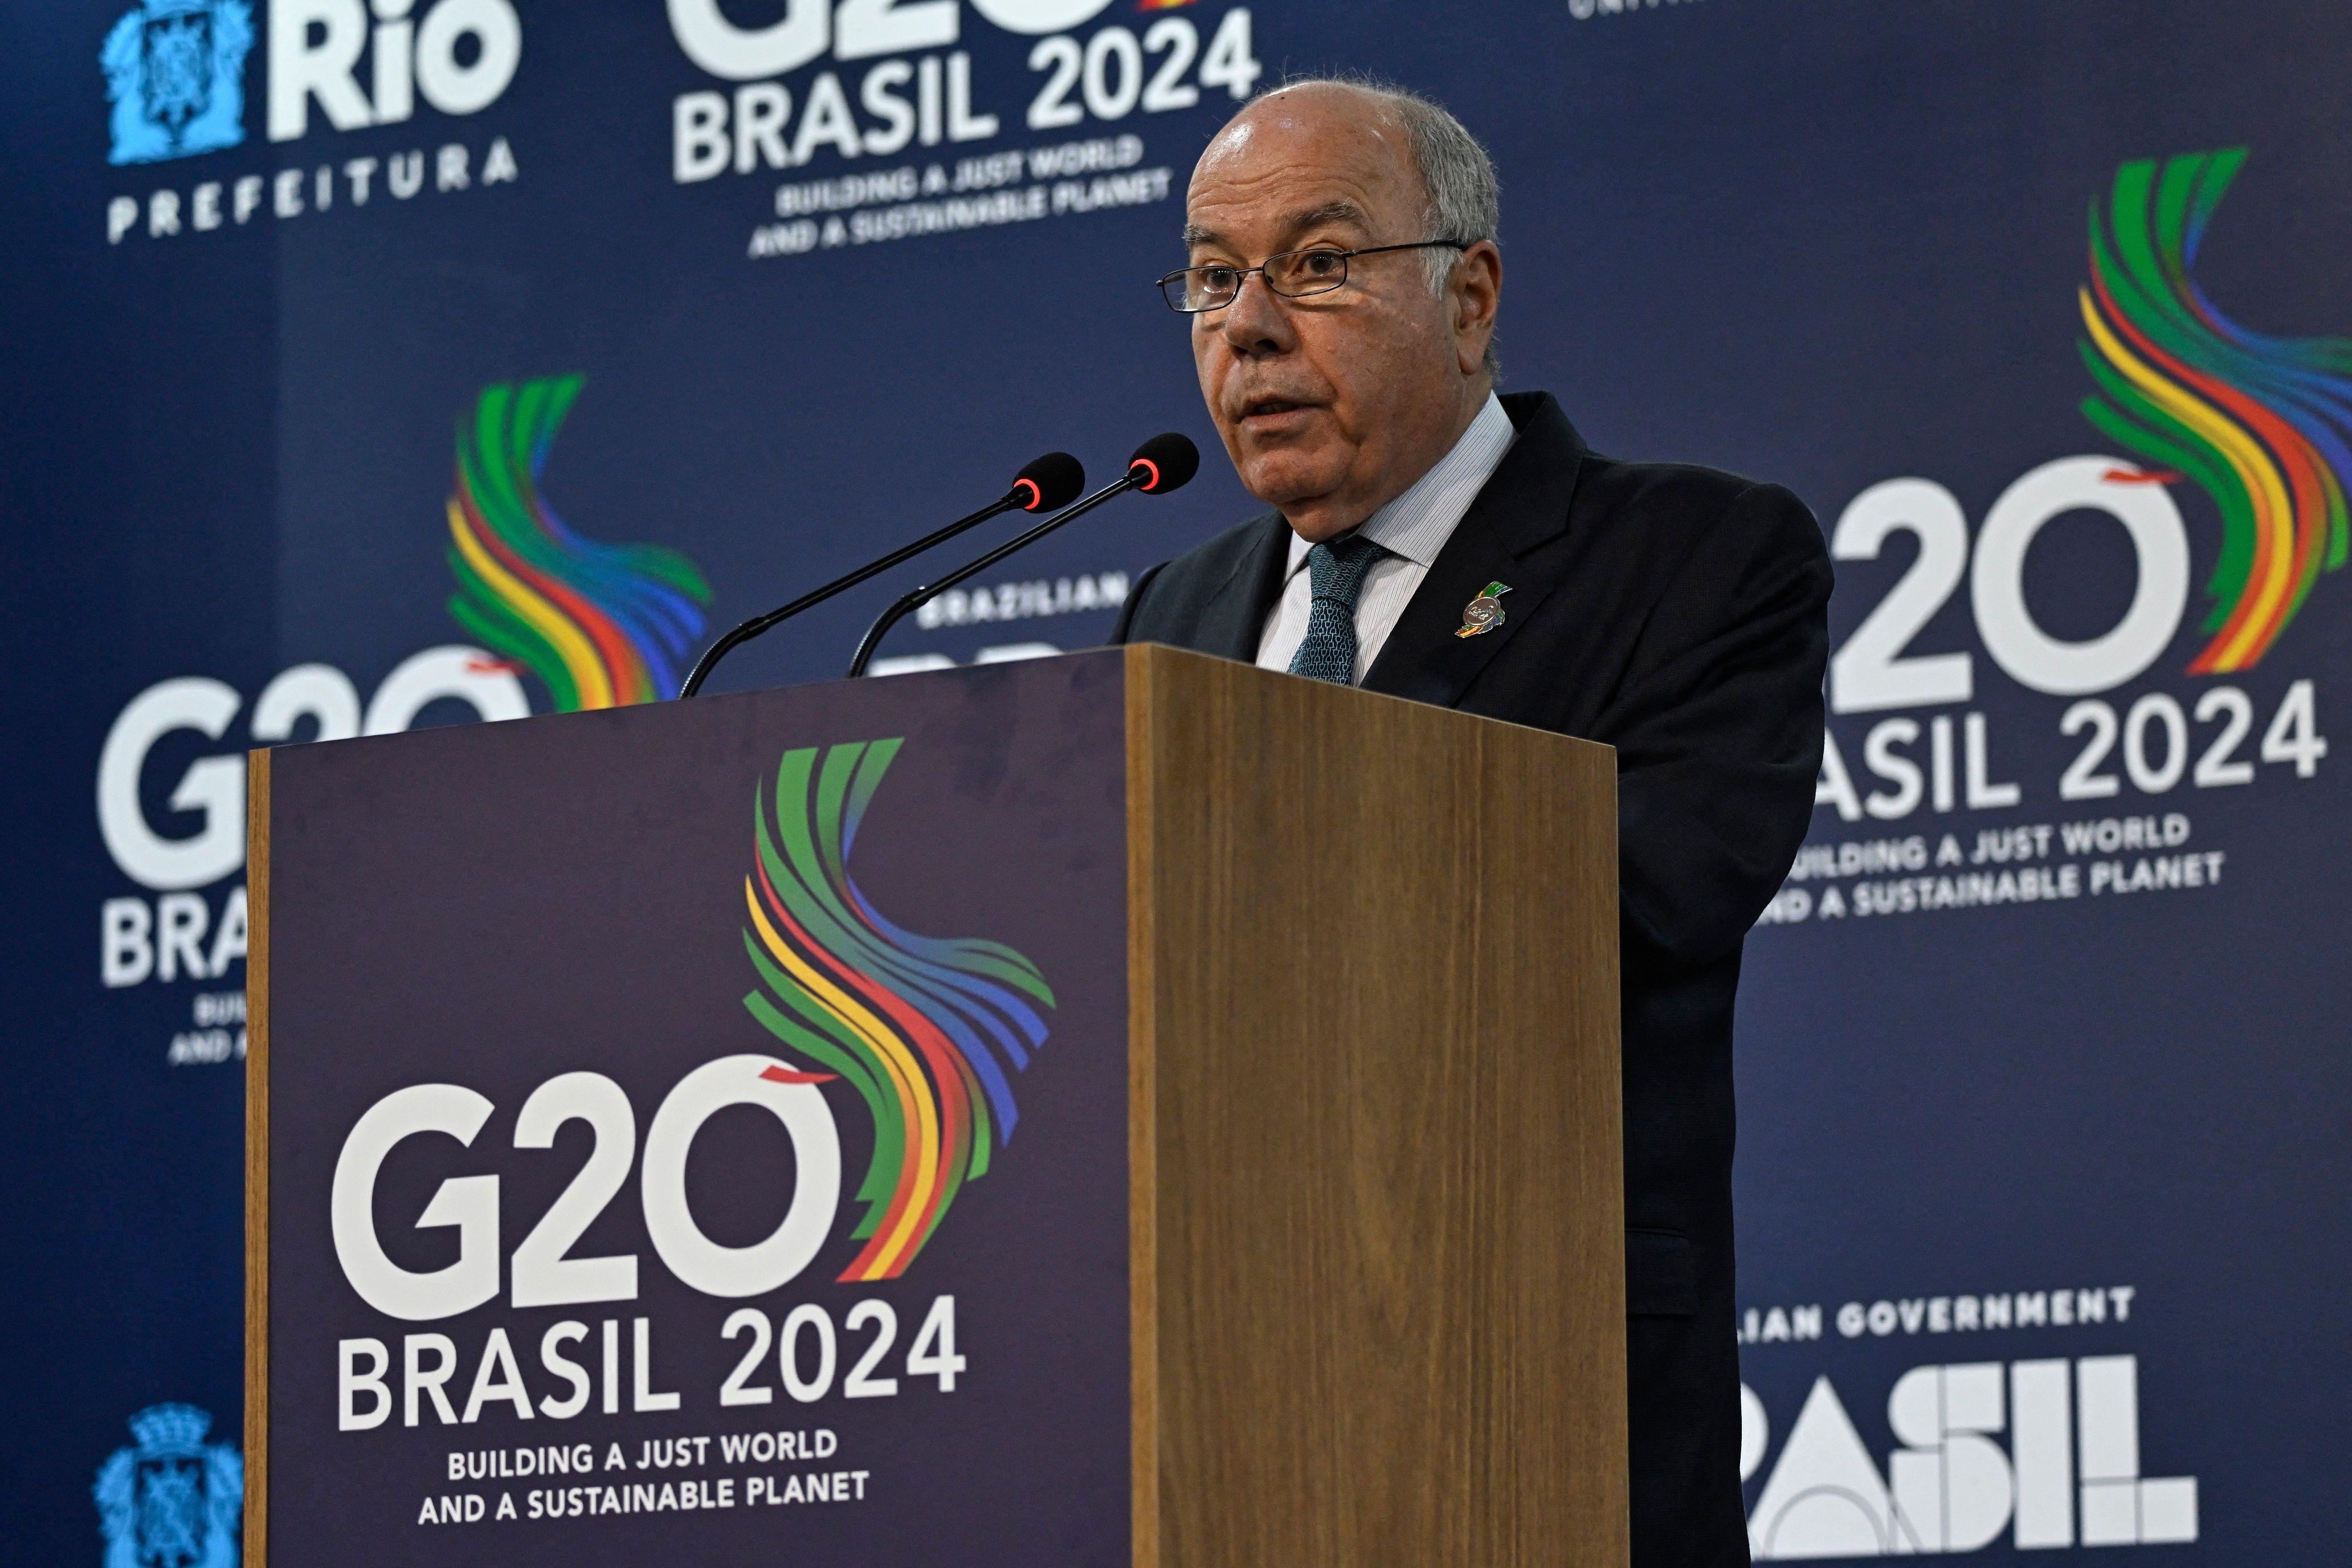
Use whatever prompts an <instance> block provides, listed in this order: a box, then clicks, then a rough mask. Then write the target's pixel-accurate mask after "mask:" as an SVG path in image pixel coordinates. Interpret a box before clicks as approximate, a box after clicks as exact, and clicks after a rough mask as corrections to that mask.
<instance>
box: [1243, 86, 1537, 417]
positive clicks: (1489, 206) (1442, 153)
mask: <svg viewBox="0 0 2352 1568" xmlns="http://www.w3.org/2000/svg"><path fill="white" fill-rule="evenodd" d="M1294 87H1342V88H1346V89H1349V90H1350V91H1353V92H1360V93H1362V94H1364V95H1365V96H1366V97H1368V98H1370V99H1373V100H1377V101H1378V102H1380V103H1381V105H1382V106H1383V107H1385V108H1386V109H1388V110H1390V112H1391V113H1393V114H1394V115H1395V116H1396V117H1397V119H1398V120H1399V121H1402V122H1403V125H1404V133H1405V142H1406V145H1407V146H1409V147H1410V148H1411V149H1412V161H1413V163H1415V164H1416V165H1417V166H1418V167H1419V170H1420V173H1421V185H1422V189H1423V191H1424V192H1425V193H1427V201H1426V203H1425V204H1424V205H1423V222H1424V223H1426V224H1427V226H1428V229H1427V232H1426V233H1424V234H1423V235H1422V236H1420V237H1422V238H1423V239H1458V240H1460V241H1461V242H1462V243H1463V244H1465V245H1473V244H1475V243H1477V242H1478V241H1480V240H1486V241H1487V242H1488V243H1490V244H1499V243H1501V238H1502V227H1503V202H1502V186H1501V183H1500V182H1499V181H1497V180H1496V178H1495V160H1494V159H1493V158H1492V157H1491V156H1489V155H1488V154H1487V152H1486V147H1485V145H1484V144H1483V143H1481V142H1479V140H1478V139H1477V138H1476V137H1475V136H1473V135H1471V134H1470V132H1469V130H1468V128H1467V127H1465V125H1464V124H1463V123H1462V121H1459V120H1456V119H1454V116H1453V114H1452V112H1451V111H1449V110H1447V109H1446V107H1445V106H1444V104H1442V103H1439V102H1438V101H1437V100H1435V99H1433V98H1427V97H1424V96H1423V95H1422V94H1420V93H1417V92H1415V91H1413V90H1412V89H1410V88H1404V87H1399V86H1397V85H1396V84H1395V83H1394V82H1390V81H1383V80H1381V79H1379V78H1377V77H1370V76H1361V75H1357V74H1354V73H1343V74H1339V75H1333V76H1299V77H1291V78H1288V79H1286V80H1285V81H1284V82H1283V84H1282V89H1290V88H1294ZM1278 90H1281V89H1278ZM1460 259H1461V253H1460V252H1459V251H1453V250H1444V249H1430V250H1427V251H1423V253H1422V271H1423V276H1425V277H1426V278H1427V279H1429V288H1430V291H1431V292H1432V293H1434V294H1443V293H1444V291H1445V284H1446V280H1447V279H1450V278H1452V277H1453V276H1454V265H1455V264H1456V263H1457V262H1458V261H1459V260H1460ZM1501 373H1502V363H1501V362H1500V361H1499V360H1498V359H1497V358H1496V354H1495V340H1494V339H1493V338H1492V337H1489V338H1488V339H1487V340H1486V374H1488V375H1490V376H1494V377H1496V378H1497V379H1499V378H1500V375H1501Z"/></svg>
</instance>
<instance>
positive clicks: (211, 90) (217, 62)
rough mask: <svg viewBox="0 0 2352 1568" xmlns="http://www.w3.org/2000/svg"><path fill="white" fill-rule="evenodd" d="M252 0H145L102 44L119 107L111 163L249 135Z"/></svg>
mask: <svg viewBox="0 0 2352 1568" xmlns="http://www.w3.org/2000/svg"><path fill="white" fill-rule="evenodd" d="M251 47H253V7H252V5H250V4H249V0H142V4H141V5H139V6H138V7H137V8H136V9H134V10H132V11H131V12H129V13H128V14H126V15H125V16H123V17H122V18H121V20H120V21H118V22H116V23H115V24H114V28H113V30H112V31H111V32H110V33H108V34H107V35H106V43H105V46H104V47H102V48H100V50H99V54H98V63H99V68H100V69H101V70H103V71H104V72H105V73H106V96H107V97H108V98H109V99H110V100H112V101H113V104H114V109H113V111H112V113H111V115H110V117H109V121H108V125H109V129H110V131H111V132H112V134H113V139H114V147H113V151H112V152H111V153H109V154H108V155H107V161H108V162H109V163H156V162H159V161H160V160H163V159H165V158H184V157H187V156H189V155H190V154H192V153H212V152H216V151H218V150H219V149H221V148H223V147H234V146H236V144H237V143H238V142H242V141H244V140H245V56H246V51H247V50H248V49H250V48H251Z"/></svg>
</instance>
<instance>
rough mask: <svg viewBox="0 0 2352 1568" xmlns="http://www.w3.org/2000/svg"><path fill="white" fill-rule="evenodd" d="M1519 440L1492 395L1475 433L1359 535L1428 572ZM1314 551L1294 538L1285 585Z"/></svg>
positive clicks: (1366, 522) (1472, 423)
mask: <svg viewBox="0 0 2352 1568" xmlns="http://www.w3.org/2000/svg"><path fill="white" fill-rule="evenodd" d="M1517 437H1518V430H1517V426H1513V425H1512V423H1511V416H1510V415H1509V414H1508V413H1507V412H1505V410H1504V408H1503V400H1502V399H1501V398H1500V397H1498V396H1496V395H1495V394H1493V393H1491V392H1490V393H1488V394H1487V395H1486V406H1485V407H1483V408H1481V409H1479V410H1478V415H1477V417H1475V419H1473V420H1471V421H1470V427H1469V428H1468V429H1466V430H1465V431H1463V432H1462V438H1461V439H1460V440H1458V441H1456V442H1454V448H1453V450H1451V451H1449V452H1447V453H1446V454H1445V456H1444V457H1443V458H1439V459H1438V460H1437V462H1436V464H1435V465H1434V466H1433V468H1431V469H1430V470H1429V472H1427V473H1425V474H1423V475H1422V476H1421V478H1419V479H1415V480H1414V481H1413V482H1412V488H1410V489H1407V490H1406V491H1405V492H1404V494H1402V495H1401V496H1399V497H1397V498H1396V500H1392V501H1391V502H1389V504H1388V505H1386V506H1384V507H1382V508H1381V510H1378V511H1376V512H1374V513H1372V515H1371V516H1370V517H1369V518H1367V519H1365V520H1364V522H1363V524H1362V526H1361V527H1360V528H1359V529H1358V530H1357V532H1359V533H1360V534H1362V535H1363V536H1364V537H1365V538H1366V539H1369V540H1370V541H1371V542H1373V543H1375V544H1377V545H1379V546H1381V548H1382V549H1384V550H1386V551H1387V552H1389V553H1390V554H1391V555H1401V556H1402V557H1403V558H1404V559H1405V560H1407V561H1410V562H1412V563H1413V564H1414V565H1416V566H1419V567H1421V568H1422V569H1423V570H1424V571H1426V570H1427V569H1428V568H1429V565H1430V563H1432V562H1433V561H1435V560H1436V559H1437V552H1439V551H1440V550H1443V549H1444V547H1445V542H1446V541H1447V540H1448V539H1451V538H1452V537H1453V536H1454V528H1455V527H1456V526H1457V525H1458V524H1459V523H1460V522H1461V521H1462V519H1463V516H1464V514H1465V513H1466V512H1468V511H1469V510H1470V503H1471V502H1472V501H1474V500H1477V499H1478V492H1479V491H1480V490H1482V489H1486V481H1487V480H1488V479H1492V478H1494V475H1495V469H1496V468H1497V467H1499V466H1500V465H1501V463H1502V461H1503V455H1504V454H1505V453H1506V452H1507V451H1509V450H1510V449H1511V443H1512V442H1513V441H1514V440H1516V439H1517ZM1313 548H1314V546H1312V545H1311V544H1309V543H1308V542H1307V541H1306V540H1304V539H1301V538H1300V537H1299V536H1298V535H1297V534H1296V533H1293V534H1292V535H1291V536H1290V565H1289V570H1288V571H1286V572H1285V573H1284V576H1285V578H1288V577H1289V576H1291V575H1292V574H1296V573H1297V570H1298V569H1299V568H1300V567H1301V566H1303V565H1305V564H1306V563H1307V551H1309V550H1311V549H1313Z"/></svg>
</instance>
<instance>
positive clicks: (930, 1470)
mask: <svg viewBox="0 0 2352 1568" xmlns="http://www.w3.org/2000/svg"><path fill="white" fill-rule="evenodd" d="M252 783H253V789H252V795H251V798H252V803H253V804H252V813H253V834H252V845H253V870H252V882H251V885H252V888H253V889H254V895H253V897H254V906H253V908H254V914H253V931H254V941H253V957H252V960H251V968H250V972H249V984H250V988H251V993H252V994H251V997H250V1003H249V1011H250V1014H251V1026H250V1047H249V1049H250V1056H249V1058H248V1064H247V1072H248V1162H247V1163H248V1189H247V1229H248V1265H247V1268H248V1291H247V1298H248V1311H247V1315H248V1333H247V1359H248V1390H247V1467H248V1488H247V1498H248V1503H247V1557H248V1560H249V1561H250V1562H252V1563H256V1564H270V1563H274V1564H278V1565H280V1568H295V1565H308V1564H320V1565H326V1564H332V1565H334V1568H371V1565H373V1564H379V1563H381V1564H394V1563H398V1564H424V1563H431V1564H436V1565H439V1564H476V1563H478V1564H485V1565H488V1564H497V1565H499V1568H520V1565H523V1564H533V1563H550V1564H554V1563H562V1564H567V1565H578V1564H614V1565H618V1564H642V1563H650V1562H668V1561H676V1562H690V1563H709V1564H732V1563H747V1564H748V1563H777V1562H791V1563H803V1564H819V1565H835V1564H838V1565H841V1568H849V1565H852V1564H856V1565H858V1568H878V1565H887V1564H900V1563H904V1564H914V1563H924V1564H935V1563H941V1562H951V1563H959V1564H966V1563H969V1564H983V1563H986V1564H994V1563H1003V1564H1008V1565H1009V1564H1020V1565H1023V1568H1030V1565H1034V1564H1042V1563H1056V1564H1059V1563H1070V1564H1085V1563H1105V1564H1108V1563H1152V1564H1159V1563H1169V1564H1173V1563H1186V1564H1195V1563H1198V1564H1227V1563H1230V1564H1234V1565H1236V1568H1238V1565H1240V1564H1244V1563H1249V1564H1264V1563H1272V1562H1282V1563H1309V1562H1316V1563H1320V1562H1329V1563H1376V1562H1395V1563H1431V1562H1436V1561H1444V1562H1448V1563H1556V1562H1562V1561H1574V1562H1578V1563H1585V1562H1591V1563H1612V1562H1618V1561H1622V1557H1623V1553H1624V1546H1623V1536H1624V1521H1623V1512H1624V1502H1623V1467H1624V1458H1623V1393H1622V1356H1623V1346H1622V1310H1623V1309H1622V1279H1621V1277H1620V1272H1621V1270H1622V1242H1621V1237H1622V1218H1621V1215H1620V1207H1621V1205H1620V1200H1619V1196H1618V1192H1617V1182H1618V1144H1617V1121H1616V1115H1617V1113H1616V1102H1615V1087H1616V1059H1615V1038H1616V1036H1615V1028H1616V1014H1615V949H1614V942H1615V934H1614V933H1615V913H1614V849H1613V797H1612V787H1613V772H1612V766H1611V759H1610V756H1609V753H1608V752H1607V751H1606V749H1605V748H1601V747H1593V746H1587V745H1583V744H1581V743H1580V742H1570V741H1563V740H1560V739H1559V738H1557V737H1552V736H1546V735H1539V734H1537V733H1535V732H1533V731H1522V730H1516V729H1512V728H1510V727H1507V726H1503V725H1497V724H1492V723H1489V722H1486V721H1479V720H1475V719H1469V718H1466V717H1465V716H1462V715H1459V714H1452V713H1444V712H1441V711H1439V710H1431V709H1426V708H1416V707H1413V706H1412V705H1410V704H1405V703H1402V702H1396V701H1392V700H1388V699H1384V698H1379V697H1369V696H1367V695H1365V694H1363V693H1360V692H1353V691H1347V690H1343V689H1334V688H1322V687H1311V686H1310V685H1309V684H1308V683H1305V682H1300V681H1297V680H1293V679H1289V678H1286V677H1281V676H1273V675H1268V674H1266V673H1265V672H1262V671H1257V670H1254V669H1250V668H1246V667H1242V666H1237V665H1228V664H1223V663H1220V662H1218V661H1214V660H1209V659H1203V658H1197V657H1195V656H1192V655H1186V654H1179V653H1176V652H1173V651H1171V650H1168V649H1159V648H1130V649H1125V650H1108V651H1104V652H1099V653H1095V654H1087V655H1078V656H1073V657H1070V658H1058V659H1052V660H1040V661H1035V662H1032V663H1025V664H1018V665H1005V666H996V667H990V668H975V669H968V670H956V671H943V672H939V673H937V674H928V675H920V676H908V677H898V678H892V679H884V680H873V681H864V682H853V683H842V684H838V685H829V686H816V687H806V688H799V689H790V690H783V691H772V692H759V693H748V694H743V695H738V696H728V697H720V698H706V699H701V700H697V701H694V702H691V703H685V704H677V703H671V704H662V705H657V706H649V707H643V708H633V709H623V710H609V711H604V712H598V713H583V714H570V715H561V716H554V717H550V718H542V719H532V720H525V721H513V722H509V723H501V724H492V725H476V726H468V727H464V728H454V729H446V730H437V731H418V732H412V733H408V734H404V735H398V736H388V737H383V738H377V739H367V740H358V741H350V742H333V743H329V744H320V745H309V746H300V747H289V748H281V749H278V750H277V751H274V752H257V753H256V754H255V757H254V761H253V780H252Z"/></svg>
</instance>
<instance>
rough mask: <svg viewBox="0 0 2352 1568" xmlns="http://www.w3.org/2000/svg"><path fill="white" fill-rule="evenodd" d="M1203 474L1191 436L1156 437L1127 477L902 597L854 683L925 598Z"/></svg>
mask: <svg viewBox="0 0 2352 1568" xmlns="http://www.w3.org/2000/svg"><path fill="white" fill-rule="evenodd" d="M1200 471H1201V448H1200V447H1195V446H1194V445H1192V441H1191V439H1190V438H1189V437H1184V436H1181V435H1179V434H1177V433H1176V432H1175V431H1173V430H1171V431H1169V432H1168V433H1167V434H1166V435H1164V436H1154V437H1152V438H1151V439H1150V440H1149V441H1146V442H1145V443H1144V444H1143V445H1142V446H1140V447H1137V448H1136V449H1135V456H1133V457H1132V458H1129V459H1128V460H1127V472H1126V473H1124V474H1122V475H1120V476H1119V477H1118V479H1115V480H1113V481H1112V482H1111V483H1109V484H1107V485H1105V486H1104V487H1103V488H1102V489H1098V490H1097V491H1096V492H1095V493H1094V494H1092V495H1090V496H1088V497H1087V499H1086V500H1082V501H1080V502H1079V503H1078V504H1077V505H1076V506H1074V507H1072V508H1070V509H1069V510H1067V511H1065V512H1062V513H1060V514H1058V515H1057V516H1054V517H1049V518H1047V519H1046V520H1045V521H1043V522H1041V523H1039V524H1038V525H1037V526H1036V527H1034V528H1033V529H1031V530H1030V531H1028V532H1026V533H1023V534H1018V535H1015V536H1014V537H1013V538H1012V539H1008V540H1006V541H1005V542H1003V543H1002V544H1000V545H998V546H997V547H996V548H995V549H993V550H992V551H990V552H988V553H987V554H985V555H983V556H982V557H981V558H980V559H979V560H977V561H973V562H970V563H966V564H964V565H961V566H959V567H957V568H956V569H955V570H954V571H953V572H950V573H949V574H947V575H946V576H944V577H942V578H940V580H939V581H938V582H936V583H927V584H924V585H923V586H921V587H919V588H917V589H915V590H913V591H912V592H910V593H908V594H906V595H903V596H901V597H900V598H899V600H898V603H896V604H894V605H891V606H890V607H889V608H888V609H887V610H885V611H883V612H882V614H881V615H880V616H877V618H876V620H875V622H874V624H873V625H872V626H868V627H866V637H865V640H863V641H862V642H860V643H859V644H858V645H857V653H856V657H855V658H852V659H851V660H850V661H849V673H850V676H851V678H852V679H856V677H858V676H861V675H864V674H865V673H866V664H867V662H868V661H870V660H871V659H872V658H874V650H875V649H876V648H877V647H881V646H882V639H883V637H886V636H887V635H888V633H889V630H890V628H891V627H892V626H896V625H898V622H899V621H900V620H901V619H902V618H904V617H905V616H907V615H908V614H909V613H910V612H912V611H913V610H915V609H917V608H918V607H919V606H920V605H922V604H923V603H924V602H925V601H926V600H929V599H931V598H934V597H936V596H937V595H940V594H944V593H946V592H947V591H948V590H949V589H950V588H952V587H954V586H955V585H956V584H959V583H961V582H962V581H963V580H964V579H965V578H967V577H970V576H971V575H972V574H975V573H979V572H985V571H987V570H988V569H989V568H990V567H991V566H993V565H995V564H996V563H998V562H1000V561H1002V560H1003V559H1004V558H1005V557H1006V556H1008V555H1010V554H1012V553H1013V552H1014V551H1016V550H1025V549H1026V548H1028V547H1029V546H1030V545H1032V544H1034V543H1036V542H1037V541H1039V540H1041V539H1043V538H1045V536H1046V535H1047V534H1049V533H1051V532H1053V531H1055V529H1057V528H1059V527H1061V526H1062V524H1064V523H1066V522H1068V521H1072V520H1073V519H1076V518H1078V517H1081V516H1083V515H1085V514H1086V513H1087V512H1090V511H1092V510H1094V509H1095V508H1097V507H1098V506H1100V505H1102V503H1103V502H1105V501H1107V500H1110V499H1111V498H1112V497H1114V496H1118V495H1123V494H1125V493H1126V492H1127V491H1129V490H1141V491H1142V492H1143V493H1144V494H1145V495H1148V496H1159V495H1166V494H1167V493H1168V492H1169V491H1170V490H1172V489H1182V488H1183V486H1184V484H1185V483H1186V482H1187V481H1188V480H1190V479H1192V476H1193V475H1194V474H1197V473H1199V472H1200Z"/></svg>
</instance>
